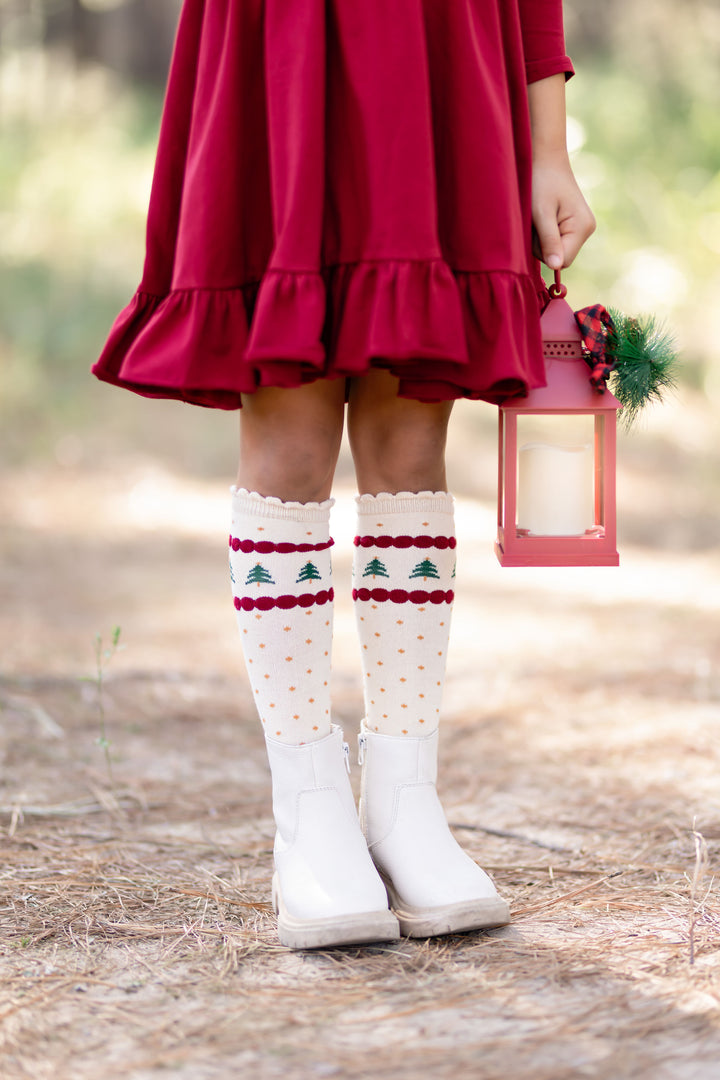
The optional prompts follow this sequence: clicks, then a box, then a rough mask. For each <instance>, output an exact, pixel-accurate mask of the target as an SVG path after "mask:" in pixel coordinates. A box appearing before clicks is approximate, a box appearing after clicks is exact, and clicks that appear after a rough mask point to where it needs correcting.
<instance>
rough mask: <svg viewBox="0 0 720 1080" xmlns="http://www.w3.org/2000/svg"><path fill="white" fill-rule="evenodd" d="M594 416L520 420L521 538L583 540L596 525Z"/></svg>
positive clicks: (527, 416) (523, 417)
mask: <svg viewBox="0 0 720 1080" xmlns="http://www.w3.org/2000/svg"><path fill="white" fill-rule="evenodd" d="M595 483H596V468H595V417H594V416H592V415H589V414H583V413H573V414H551V415H538V414H533V413H522V414H520V415H518V420H517V520H516V529H517V533H518V535H520V536H584V535H585V534H586V533H588V532H590V531H592V530H593V529H594V527H595V526H596V525H597V521H596V514H595V508H596V505H597V499H596V491H595Z"/></svg>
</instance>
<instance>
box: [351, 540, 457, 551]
mask: <svg viewBox="0 0 720 1080" xmlns="http://www.w3.org/2000/svg"><path fill="white" fill-rule="evenodd" d="M353 543H354V544H355V547H362V548H369V547H379V548H390V547H394V548H410V547H416V548H433V547H434V548H438V549H439V550H440V551H444V550H445V549H446V548H450V549H452V548H455V547H457V540H456V539H455V537H454V536H356V537H355V539H354V541H353Z"/></svg>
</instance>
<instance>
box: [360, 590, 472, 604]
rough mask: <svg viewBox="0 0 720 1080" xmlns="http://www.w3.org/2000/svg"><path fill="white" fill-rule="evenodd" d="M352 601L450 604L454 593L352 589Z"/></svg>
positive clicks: (443, 591)
mask: <svg viewBox="0 0 720 1080" xmlns="http://www.w3.org/2000/svg"><path fill="white" fill-rule="evenodd" d="M352 598H353V600H377V601H379V602H380V603H381V604H382V603H384V602H385V601H386V600H389V601H390V602H391V603H393V604H452V602H453V600H454V599H455V593H454V592H453V591H452V589H448V590H447V592H445V590H444V589H433V591H432V592H426V590H425V589H412V590H411V591H410V592H408V591H407V589H353V592H352Z"/></svg>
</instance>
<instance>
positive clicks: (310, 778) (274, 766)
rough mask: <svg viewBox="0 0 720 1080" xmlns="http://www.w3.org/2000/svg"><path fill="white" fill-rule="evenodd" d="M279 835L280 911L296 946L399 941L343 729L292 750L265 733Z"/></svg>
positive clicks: (284, 939) (284, 934) (276, 899)
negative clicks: (358, 804)
mask: <svg viewBox="0 0 720 1080" xmlns="http://www.w3.org/2000/svg"><path fill="white" fill-rule="evenodd" d="M265 742H266V744H267V751H268V759H269V761H270V770H271V772H272V787H273V813H274V816H275V824H276V825H277V834H276V837H275V874H274V876H273V906H274V908H275V911H276V912H277V916H278V933H279V937H280V942H281V944H283V945H287V946H288V947H289V948H291V949H317V948H321V947H323V946H325V947H328V946H333V945H352V944H358V943H360V942H368V941H394V940H396V939H397V938H398V937H399V936H400V932H399V927H398V922H397V919H396V918H395V916H394V915H393V914H392V912H390V911H389V909H388V898H387V893H386V891H385V886H384V885H383V883H382V881H381V880H380V878H379V877H378V873H377V871H376V869H375V867H374V865H373V862H372V859H371V858H370V855H369V854H368V849H367V844H366V843H365V838H364V837H363V834H362V830H361V829H360V823H359V821H358V817H357V811H356V809H355V800H354V799H353V794H352V789H351V787H350V781H349V778H348V766H347V763H348V753H349V751H348V748H347V745H346V744H344V743H343V739H342V731H341V730H340V728H339V727H336V726H335V725H333V729H332V732H331V734H330V735H328V736H326V737H325V738H324V739H319V740H318V741H317V742H311V743H305V744H303V745H301V746H288V745H286V744H285V743H280V742H277V741H276V740H275V739H270V738H268V737H267V736H266V738H265Z"/></svg>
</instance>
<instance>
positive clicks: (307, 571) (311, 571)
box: [295, 562, 322, 585]
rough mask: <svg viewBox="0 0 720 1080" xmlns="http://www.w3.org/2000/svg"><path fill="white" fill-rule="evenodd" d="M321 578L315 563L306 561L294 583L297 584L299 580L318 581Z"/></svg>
mask: <svg viewBox="0 0 720 1080" xmlns="http://www.w3.org/2000/svg"><path fill="white" fill-rule="evenodd" d="M321 579H322V574H321V573H320V571H319V570H318V568H317V566H316V565H315V563H312V562H306V563H305V565H304V566H303V568H302V570H301V571H300V576H299V577H298V579H297V581H296V582H295V584H296V585H297V584H299V582H301V581H320V580H321Z"/></svg>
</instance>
